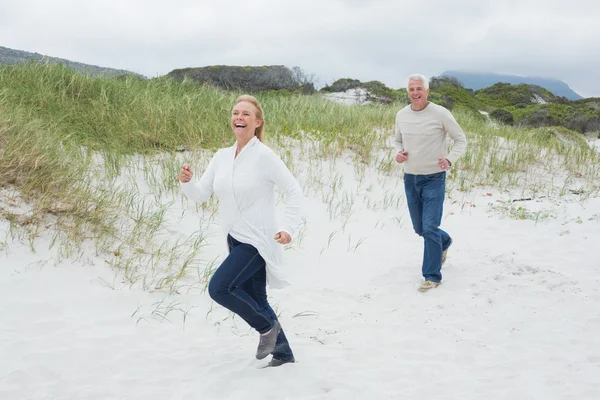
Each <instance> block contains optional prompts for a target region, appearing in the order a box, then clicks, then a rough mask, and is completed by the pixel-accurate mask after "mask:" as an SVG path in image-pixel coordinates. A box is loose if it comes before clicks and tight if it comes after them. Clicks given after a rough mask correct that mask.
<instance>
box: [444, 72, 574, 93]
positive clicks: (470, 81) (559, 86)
mask: <svg viewBox="0 0 600 400" xmlns="http://www.w3.org/2000/svg"><path fill="white" fill-rule="evenodd" d="M442 76H451V77H454V78H456V79H458V80H459V81H460V82H461V83H462V84H463V86H464V87H466V88H469V89H473V90H479V89H483V88H486V87H489V86H492V85H494V84H495V83H498V82H502V83H510V84H513V85H517V84H521V83H525V84H528V85H536V86H541V87H543V88H544V89H546V90H549V91H550V92H552V94H554V95H555V96H560V97H566V98H567V99H569V100H579V99H582V98H583V97H582V96H581V95H579V94H578V93H576V92H575V91H574V90H573V89H571V88H570V87H569V85H567V84H566V83H564V82H563V81H560V80H558V79H551V78H540V77H531V76H518V75H504V74H494V73H483V72H480V73H477V72H463V71H445V72H443V73H442Z"/></svg>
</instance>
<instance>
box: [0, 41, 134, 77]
mask: <svg viewBox="0 0 600 400" xmlns="http://www.w3.org/2000/svg"><path fill="white" fill-rule="evenodd" d="M29 61H36V62H42V63H44V62H50V63H60V64H64V65H65V66H67V67H69V68H71V69H74V70H75V71H77V72H81V73H84V74H87V75H90V76H119V75H135V76H139V77H142V78H145V76H143V75H140V74H136V73H135V72H131V71H126V70H123V69H114V68H105V67H98V66H96V65H90V64H82V63H78V62H75V61H69V60H64V59H62V58H56V57H48V56H44V55H42V54H38V53H30V52H28V51H22V50H13V49H9V48H7V47H2V46H0V65H15V64H24V63H26V62H29Z"/></svg>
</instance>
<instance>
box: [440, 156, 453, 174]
mask: <svg viewBox="0 0 600 400" xmlns="http://www.w3.org/2000/svg"><path fill="white" fill-rule="evenodd" d="M451 165H452V164H451V163H450V161H448V159H447V158H444V157H440V158H438V166H439V167H440V168H441V169H442V171H447V170H449V169H450V166H451Z"/></svg>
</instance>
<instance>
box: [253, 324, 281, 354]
mask: <svg viewBox="0 0 600 400" xmlns="http://www.w3.org/2000/svg"><path fill="white" fill-rule="evenodd" d="M280 330H281V324H279V321H277V320H275V321H274V322H273V327H272V328H271V330H270V331H269V333H265V334H261V335H260V341H259V342H258V348H257V349H256V358H257V359H259V360H262V359H263V358H265V357H266V356H268V355H269V354H271V353H272V352H273V350H275V344H276V343H277V336H278V335H279V331H280Z"/></svg>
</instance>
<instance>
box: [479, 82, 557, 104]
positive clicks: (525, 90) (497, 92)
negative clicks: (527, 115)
mask: <svg viewBox="0 0 600 400" xmlns="http://www.w3.org/2000/svg"><path fill="white" fill-rule="evenodd" d="M536 96H539V97H540V98H542V99H543V100H544V101H546V102H550V101H552V100H553V99H555V96H554V95H553V94H552V93H551V92H550V91H548V90H546V89H544V88H542V87H540V86H536V85H526V84H520V85H511V84H509V83H496V84H495V85H493V86H490V87H487V88H483V89H480V90H477V91H476V92H475V97H476V98H477V99H478V100H479V101H480V102H482V103H484V104H487V105H490V106H494V107H499V108H501V107H509V106H515V105H517V104H538V103H537V101H536Z"/></svg>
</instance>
